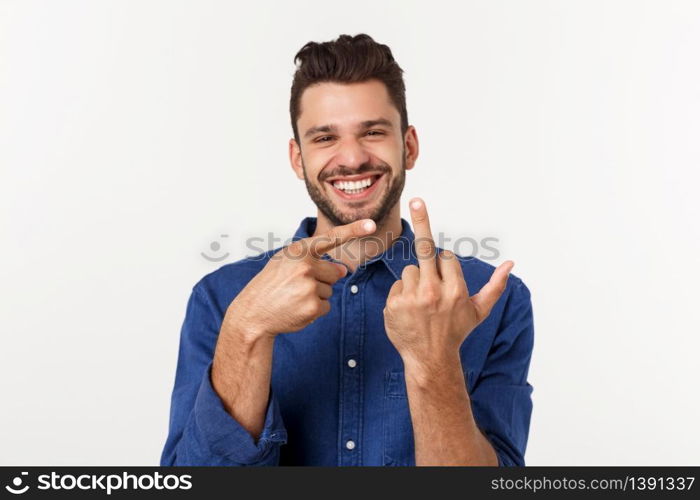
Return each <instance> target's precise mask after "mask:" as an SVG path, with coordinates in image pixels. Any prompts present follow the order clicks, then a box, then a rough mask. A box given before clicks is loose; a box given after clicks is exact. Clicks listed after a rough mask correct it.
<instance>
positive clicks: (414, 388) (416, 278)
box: [384, 199, 529, 465]
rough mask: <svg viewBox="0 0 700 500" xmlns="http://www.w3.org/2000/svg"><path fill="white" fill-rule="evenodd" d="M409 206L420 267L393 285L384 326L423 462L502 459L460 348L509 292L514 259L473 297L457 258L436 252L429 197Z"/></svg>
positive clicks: (486, 462)
mask: <svg viewBox="0 0 700 500" xmlns="http://www.w3.org/2000/svg"><path fill="white" fill-rule="evenodd" d="M410 206H411V218H412V221H413V226H414V230H415V234H416V240H415V241H416V243H415V250H416V252H417V254H418V259H419V266H414V265H408V266H406V267H405V268H404V270H403V273H402V276H401V279H400V280H397V281H396V282H395V283H394V285H392V288H391V290H390V291H389V296H388V297H387V302H386V306H385V308H384V325H385V328H386V331H387V335H388V336H389V339H390V340H391V342H392V343H393V344H394V346H395V347H396V349H397V351H398V352H399V354H400V355H401V358H402V360H403V363H404V372H405V378H406V390H407V394H408V400H409V408H410V411H411V419H412V423H413V427H414V441H415V451H416V464H417V465H499V463H500V460H499V456H498V454H497V451H496V449H495V448H494V446H492V445H491V444H490V442H489V440H488V439H487V438H486V436H485V435H484V434H483V433H482V432H481V430H480V428H479V427H478V426H477V424H476V419H475V416H474V415H473V414H472V404H471V403H472V402H471V401H470V397H469V394H468V392H467V388H466V383H465V380H464V375H463V373H464V372H463V369H462V366H461V361H460V347H461V345H462V344H463V343H464V340H465V339H466V337H467V336H468V335H469V334H470V333H471V332H472V331H473V330H474V328H476V326H478V325H479V324H480V323H481V322H482V321H484V320H485V319H486V318H487V317H488V316H489V314H490V312H491V309H492V308H493V306H494V305H495V304H496V302H497V301H498V299H499V298H500V297H501V295H502V294H503V292H504V291H505V289H506V284H507V282H508V274H509V272H510V270H511V268H512V266H513V263H512V262H511V261H507V262H505V263H503V264H501V265H500V266H499V267H498V268H497V269H496V270H495V271H494V273H493V275H492V276H491V279H490V280H489V281H488V283H486V284H485V285H484V286H483V287H482V289H481V290H480V291H479V293H477V294H475V295H473V296H469V291H468V289H467V285H466V281H465V280H464V275H463V273H462V268H461V265H460V263H459V260H458V259H457V257H456V256H455V255H454V254H453V253H452V252H449V251H443V252H441V254H440V255H438V256H437V257H436V255H435V250H436V248H435V243H434V241H433V238H432V234H431V231H430V223H429V220H428V213H427V209H426V207H425V204H424V203H423V202H422V200H420V199H414V200H412V202H411V203H410ZM528 359H529V357H528Z"/></svg>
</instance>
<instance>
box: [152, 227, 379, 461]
mask: <svg viewBox="0 0 700 500" xmlns="http://www.w3.org/2000/svg"><path fill="white" fill-rule="evenodd" d="M375 230H376V225H375V224H374V222H373V221H372V220H368V219H363V220H360V221H356V222H353V223H350V224H346V225H344V226H337V227H334V228H332V229H331V230H330V231H329V232H328V233H326V234H321V235H318V236H314V237H309V238H305V239H302V240H298V241H296V242H294V243H292V244H290V245H289V246H287V247H284V248H283V249H282V250H280V251H279V252H277V253H276V254H275V255H274V256H272V257H271V258H270V260H269V262H268V263H267V264H266V265H265V267H264V268H263V269H262V270H261V271H260V272H258V273H257V274H256V275H255V276H254V277H253V278H252V279H251V280H250V281H249V282H248V284H247V285H246V286H245V287H244V288H243V290H241V291H240V292H239V293H238V294H237V295H236V297H235V298H234V299H233V301H231V303H230V304H229V305H228V307H227V309H226V313H225V315H224V318H223V320H221V324H220V325H217V319H216V318H217V316H218V315H217V313H216V310H215V308H214V307H212V304H211V303H210V301H209V298H208V297H209V296H208V293H207V291H206V290H204V287H203V285H202V284H201V283H200V284H198V285H197V286H195V287H194V289H193V292H192V295H191V297H190V300H189V303H188V308H187V314H186V317H185V321H184V324H183V327H182V332H181V339H180V353H179V357H178V367H177V373H176V377H175V388H174V389H173V395H172V405H171V418H170V430H169V434H168V439H167V442H166V444H165V448H164V450H163V453H162V456H161V465H276V464H278V463H279V447H280V445H281V444H283V443H285V442H286V440H287V434H286V430H285V429H284V425H283V423H282V418H281V414H280V411H279V407H278V404H277V400H276V398H275V397H274V394H273V393H272V390H271V386H270V379H271V372H272V352H273V345H274V338H275V336H276V335H278V334H280V332H296V331H298V330H301V329H303V328H304V327H306V326H307V325H309V324H310V323H311V322H313V321H314V320H316V319H317V318H318V317H320V316H322V315H324V314H327V313H328V312H329V311H330V302H329V300H328V299H329V298H330V297H331V294H332V291H333V288H332V285H333V284H334V283H335V282H336V281H337V280H338V279H340V278H341V277H342V276H344V275H345V273H347V268H345V266H342V265H339V264H335V263H332V262H328V261H326V260H323V259H321V258H320V256H321V255H322V254H323V253H325V252H327V251H328V250H330V249H332V248H335V247H336V246H338V245H341V244H343V243H345V242H346V241H348V240H350V239H352V238H356V237H359V236H365V235H368V234H371V233H372V232H374V231H375ZM214 346H216V347H215V348H214ZM212 351H213V352H212Z"/></svg>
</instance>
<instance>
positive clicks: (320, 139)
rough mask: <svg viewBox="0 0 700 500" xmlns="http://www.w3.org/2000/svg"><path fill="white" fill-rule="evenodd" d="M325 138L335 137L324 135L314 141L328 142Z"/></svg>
mask: <svg viewBox="0 0 700 500" xmlns="http://www.w3.org/2000/svg"><path fill="white" fill-rule="evenodd" d="M324 139H333V137H331V136H330V135H324V136H323V137H319V138H318V139H316V140H315V141H314V142H328V141H326V140H324Z"/></svg>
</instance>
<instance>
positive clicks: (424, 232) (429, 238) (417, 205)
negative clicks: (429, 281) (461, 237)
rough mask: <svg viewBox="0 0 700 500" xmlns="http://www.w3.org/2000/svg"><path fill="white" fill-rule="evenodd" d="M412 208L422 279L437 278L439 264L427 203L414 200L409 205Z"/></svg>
mask: <svg viewBox="0 0 700 500" xmlns="http://www.w3.org/2000/svg"><path fill="white" fill-rule="evenodd" d="M409 206H410V207H411V222H412V223H413V232H414V233H415V244H416V253H417V254H418V255H417V257H418V267H419V268H420V274H421V277H423V276H426V277H428V278H432V277H437V276H438V272H437V264H436V263H435V242H434V241H433V233H432V231H431V230H430V219H428V209H427V208H426V207H425V202H424V201H423V200H421V199H420V198H413V199H411V202H410V203H409Z"/></svg>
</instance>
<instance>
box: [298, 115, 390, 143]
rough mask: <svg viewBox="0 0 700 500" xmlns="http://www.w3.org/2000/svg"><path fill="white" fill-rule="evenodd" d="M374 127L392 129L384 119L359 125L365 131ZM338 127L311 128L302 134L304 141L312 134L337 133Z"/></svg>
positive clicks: (367, 121) (320, 126) (321, 126)
mask: <svg viewBox="0 0 700 500" xmlns="http://www.w3.org/2000/svg"><path fill="white" fill-rule="evenodd" d="M375 125H384V126H385V127H387V128H392V124H391V122H390V121H389V120H387V119H386V118H377V119H376V120H365V121H363V122H361V123H360V128H361V129H366V128H370V127H374V126H375ZM337 131H338V127H336V126H335V125H319V126H317V127H311V128H310V129H309V130H307V131H306V132H305V133H304V139H306V138H307V137H310V136H312V135H314V134H318V133H319V132H337Z"/></svg>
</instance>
